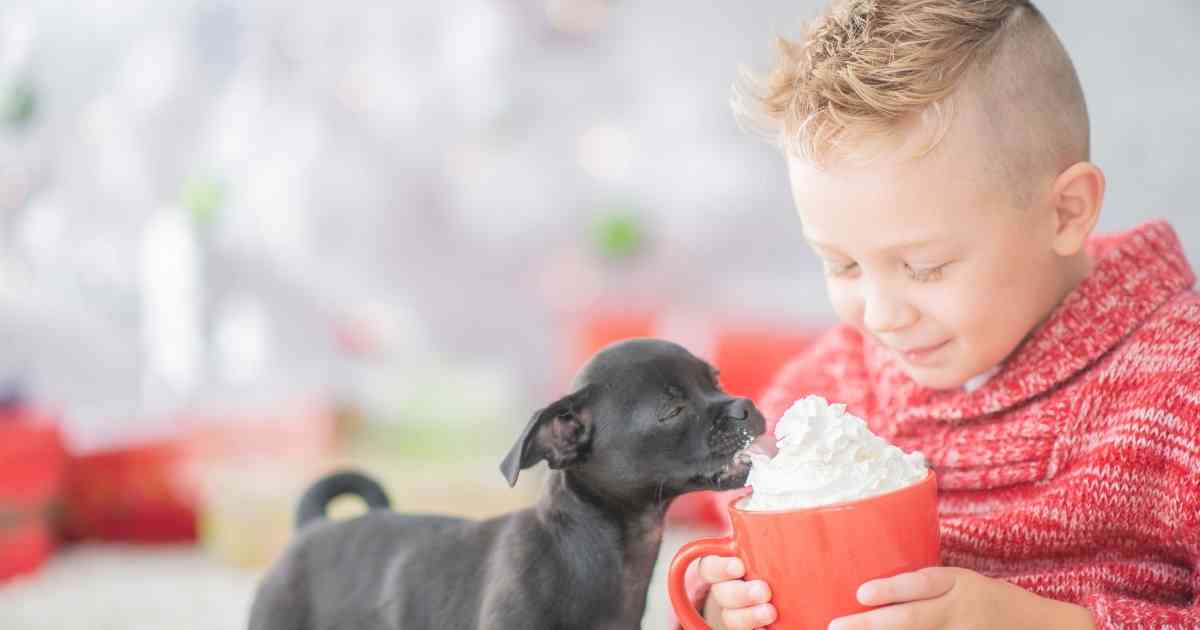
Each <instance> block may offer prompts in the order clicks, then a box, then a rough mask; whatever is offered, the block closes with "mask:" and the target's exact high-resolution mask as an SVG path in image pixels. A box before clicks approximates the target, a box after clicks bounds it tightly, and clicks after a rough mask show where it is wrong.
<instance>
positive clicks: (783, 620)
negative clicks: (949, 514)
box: [667, 471, 941, 630]
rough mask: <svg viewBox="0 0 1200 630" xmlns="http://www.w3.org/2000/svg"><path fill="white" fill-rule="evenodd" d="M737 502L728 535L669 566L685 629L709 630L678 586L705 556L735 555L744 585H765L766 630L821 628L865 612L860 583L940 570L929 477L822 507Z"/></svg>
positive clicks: (691, 549)
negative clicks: (769, 614)
mask: <svg viewBox="0 0 1200 630" xmlns="http://www.w3.org/2000/svg"><path fill="white" fill-rule="evenodd" d="M742 498H743V497H739V498H738V499H736V500H734V501H732V502H730V503H729V515H730V521H731V522H732V524H733V536H732V537H726V538H705V539H701V540H695V541H692V542H690V543H687V544H686V545H684V546H683V547H682V548H680V549H679V551H678V552H677V553H676V554H675V558H674V559H673V560H672V561H671V568H670V570H669V572H668V574H667V580H668V581H667V591H668V594H669V595H670V598H671V607H672V608H674V609H675V615H676V616H677V617H678V618H679V621H680V623H681V624H682V625H683V627H684V629H685V630H707V629H708V625H707V624H706V623H705V622H704V619H703V618H702V617H701V616H700V615H699V614H698V613H697V611H696V609H695V607H694V606H693V605H692V603H691V602H690V601H689V600H688V597H687V593H686V591H685V590H684V587H683V576H684V573H685V572H686V571H687V568H688V565H690V564H691V563H692V562H693V561H695V560H697V559H699V558H701V557H703V556H708V555H717V556H737V557H738V558H741V560H742V563H743V564H744V565H745V567H746V577H745V579H747V580H758V579H761V580H765V581H766V582H767V584H768V585H770V587H771V592H772V596H771V603H772V604H773V605H774V606H775V610H776V611H777V612H778V617H777V618H776V621H775V623H773V624H771V625H770V626H768V628H771V629H772V630H818V629H820V630H824V629H825V628H826V627H827V626H828V625H829V622H831V621H833V620H834V619H837V618H838V617H843V616H845V615H851V614H854V613H857V612H862V611H864V610H867V609H868V607H866V606H863V605H862V604H859V603H858V599H857V597H856V594H857V591H858V587H859V586H861V585H862V584H863V583H864V582H867V581H869V580H873V579H876V578H883V577H890V576H893V575H896V574H899V573H905V572H908V571H915V570H917V569H921V568H924V567H930V566H935V565H937V564H940V560H939V553H940V546H941V538H940V535H939V533H938V515H937V479H936V478H935V477H934V474H933V471H930V472H929V474H928V475H926V476H925V478H924V479H922V480H921V481H919V482H917V483H915V484H913V485H910V486H905V487H904V488H901V489H899V490H893V491H891V492H887V493H884V494H880V495H876V496H872V497H867V498H865V499H858V500H855V501H847V502H844V503H835V504H831V505H825V506H820V507H812V508H799V509H793V510H764V511H750V510H743V509H742V508H740V507H739V506H738V503H740V502H741V500H742Z"/></svg>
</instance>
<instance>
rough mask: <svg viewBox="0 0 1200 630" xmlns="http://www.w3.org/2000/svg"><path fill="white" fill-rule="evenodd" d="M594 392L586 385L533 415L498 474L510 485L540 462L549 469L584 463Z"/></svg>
mask: <svg viewBox="0 0 1200 630" xmlns="http://www.w3.org/2000/svg"><path fill="white" fill-rule="evenodd" d="M594 392H595V387H594V386H592V385H588V386H587V387H584V388H583V389H580V390H579V391H577V392H574V393H572V394H568V395H567V396H564V397H562V398H560V399H558V400H556V401H554V402H553V403H550V404H549V405H548V406H546V408H545V409H539V410H538V411H536V412H534V414H533V417H532V418H530V419H529V424H528V425H526V426H525V430H524V431H522V432H521V437H519V438H517V442H516V444H513V447H512V450H510V451H509V452H508V455H507V456H506V457H505V458H504V461H502V462H500V472H502V473H504V478H505V479H507V480H508V485H509V486H515V485H516V484H517V475H518V474H520V472H521V471H522V470H524V469H526V468H529V467H530V466H533V465H534V464H536V463H538V462H540V461H542V460H543V459H544V460H546V463H547V464H549V466H550V467H551V468H563V467H566V466H570V465H571V464H574V463H577V462H580V461H583V458H584V457H585V456H586V455H587V451H588V448H589V447H590V446H591V442H592V412H591V410H590V409H589V408H588V402H589V401H590V400H591V398H592V394H593V393H594Z"/></svg>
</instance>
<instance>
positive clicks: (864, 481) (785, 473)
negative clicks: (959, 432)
mask: <svg viewBox="0 0 1200 630" xmlns="http://www.w3.org/2000/svg"><path fill="white" fill-rule="evenodd" d="M775 439H776V440H777V444H776V446H777V447H778V449H779V451H778V452H777V453H775V455H774V456H771V455H767V454H765V453H763V452H755V451H750V452H749V453H748V454H749V456H750V461H751V468H750V476H749V477H748V478H747V480H746V485H747V486H752V487H753V489H754V492H753V493H751V494H750V496H748V497H747V498H746V499H744V500H743V501H742V503H741V508H742V509H745V510H783V509H794V508H804V507H816V506H821V505H828V504H831V503H840V502H842V501H851V500H854V499H862V498H865V497H869V496H873V495H877V494H882V493H884V492H888V491H890V490H896V489H899V488H903V487H905V486H908V485H911V484H914V483H916V482H918V481H920V480H921V479H924V478H925V475H926V472H927V467H926V464H925V456H924V455H922V454H921V453H919V452H913V453H907V454H906V453H904V451H902V450H900V449H899V448H897V447H895V446H893V445H891V444H889V443H888V442H887V440H884V439H883V438H881V437H879V436H877V435H875V434H874V433H871V430H870V429H869V428H867V423H866V422H863V420H862V419H861V418H858V417H856V416H854V415H853V414H849V413H846V406H845V405H842V404H833V405H831V404H829V402H828V401H826V400H825V399H824V398H821V397H820V396H808V397H807V398H803V399H801V400H798V401H796V402H795V403H794V404H793V405H792V407H791V408H790V409H788V410H787V413H785V414H783V417H782V418H780V420H779V423H778V424H777V425H775Z"/></svg>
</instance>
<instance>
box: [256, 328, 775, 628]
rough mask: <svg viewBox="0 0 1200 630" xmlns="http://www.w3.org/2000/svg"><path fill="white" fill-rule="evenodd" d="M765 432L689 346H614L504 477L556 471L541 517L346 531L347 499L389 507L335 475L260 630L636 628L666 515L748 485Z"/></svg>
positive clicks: (310, 508) (311, 503) (402, 519)
mask: <svg viewBox="0 0 1200 630" xmlns="http://www.w3.org/2000/svg"><path fill="white" fill-rule="evenodd" d="M764 429H765V423H764V421H763V417H762V415H761V414H760V413H759V412H758V410H757V409H756V408H755V407H754V404H753V403H751V402H750V401H749V400H747V399H745V398H734V397H731V396H729V395H727V394H725V393H724V392H722V391H721V388H720V385H719V384H718V382H717V375H716V373H715V372H714V370H713V368H712V367H711V366H709V365H708V364H707V363H705V362H704V361H701V360H700V359H698V358H696V357H694V356H692V355H691V354H690V353H689V352H688V351H687V350H685V349H684V348H682V347H680V346H678V345H676V344H673V343H669V342H665V341H659V340H653V339H636V340H630V341H625V342H621V343H617V344H614V345H611V346H609V347H607V348H605V349H604V350H602V351H601V352H599V353H597V354H596V356H594V357H592V359H591V361H589V362H588V364H587V365H585V366H584V367H583V369H582V370H581V371H580V374H579V375H578V376H577V377H576V380H575V383H574V385H573V387H572V393H571V394H569V395H567V396H565V397H564V398H562V399H561V400H558V401H556V402H554V403H552V404H551V405H549V406H548V407H546V408H545V409H542V410H540V411H538V412H537V413H535V414H534V415H533V418H532V419H531V420H530V421H529V425H528V426H527V427H525V430H524V431H523V432H522V433H521V436H520V437H519V438H518V439H517V442H516V444H515V445H514V446H513V448H512V451H511V452H509V454H508V456H507V457H505V458H504V461H503V463H501V465H500V470H501V471H502V472H503V473H504V476H505V477H506V478H507V479H508V483H509V485H513V484H515V483H516V481H517V474H518V473H519V472H520V471H521V470H522V469H524V468H528V467H530V466H533V465H534V464H536V463H538V462H540V461H542V460H545V461H546V462H547V463H548V464H549V466H550V468H552V469H554V472H552V473H551V474H550V476H549V478H548V480H547V484H546V488H545V490H544V492H543V494H542V497H541V499H539V501H538V503H537V504H536V505H535V506H534V507H532V508H530V509H526V510H522V511H520V512H515V513H512V514H507V515H504V516H500V517H497V518H493V519H490V520H486V521H481V522H476V521H468V520H464V519H458V518H449V517H442V516H414V515H403V514H399V513H396V512H393V511H390V510H382V509H372V510H371V511H369V512H368V513H367V514H364V515H362V516H360V517H358V518H355V519H351V520H347V521H341V522H334V521H328V520H325V519H323V518H319V517H320V516H323V514H324V510H325V506H326V504H327V503H328V501H329V500H331V499H332V498H333V497H335V496H337V495H338V494H343V493H347V492H353V493H357V494H359V495H361V496H364V498H366V499H367V502H368V504H369V505H371V507H372V508H382V507H386V506H387V504H388V501H387V497H386V495H385V494H384V493H383V490H382V489H381V488H380V487H379V486H378V484H376V483H375V482H373V481H371V480H369V479H367V478H366V477H363V476H361V475H358V474H356V473H341V474H337V475H333V476H331V477H327V478H325V479H323V480H322V481H320V482H318V483H317V484H316V485H314V486H313V487H312V488H311V489H310V490H309V491H308V492H307V493H306V494H305V496H304V498H303V499H302V500H301V503H300V508H299V510H298V514H297V520H298V525H299V526H302V527H303V530H302V531H301V532H300V533H299V534H298V536H297V538H296V540H294V541H293V543H292V544H291V546H290V547H289V549H288V550H287V552H286V553H285V554H284V556H283V557H282V558H281V559H280V560H279V562H277V563H276V565H275V566H274V567H273V568H272V569H271V570H270V571H269V572H268V574H267V575H266V576H265V578H264V579H263V582H262V583H261V585H260V586H259V590H258V593H257V596H256V598H255V601H254V605H253V607H252V610H251V615H250V628H251V630H284V629H287V630H318V629H320V630H329V629H334V628H345V629H350V628H354V629H364V630H366V629H373V628H387V629H390V630H420V629H426V628H429V629H434V628H436V629H439V630H454V629H460V628H462V629H489V630H491V629H497V630H498V629H504V630H510V629H511V630H517V629H520V630H526V629H563V630H581V629H587V628H603V629H606V630H607V629H625V628H638V627H640V624H641V619H642V614H643V612H644V610H645V604H646V590H647V587H648V585H649V583H650V577H651V573H652V572H653V569H654V563H655V559H656V558H657V556H658V551H659V545H660V543H661V541H662V525H663V515H664V513H665V511H666V508H667V505H668V503H669V502H670V501H671V499H673V498H674V497H676V496H679V495H680V494H683V493H685V492H689V491H692V490H706V489H708V490H713V489H728V488H734V487H738V486H740V485H741V484H743V483H744V482H745V479H746V475H747V472H748V468H749V466H748V463H747V462H746V460H745V458H742V457H735V455H736V454H737V453H738V452H739V451H740V450H741V449H743V448H745V447H746V446H747V445H748V444H750V442H751V441H752V439H753V438H754V437H755V436H757V435H759V434H761V433H762V432H763V431H764ZM314 519H315V520H314ZM310 521H313V522H311V523H310Z"/></svg>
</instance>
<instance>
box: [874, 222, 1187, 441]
mask: <svg viewBox="0 0 1200 630" xmlns="http://www.w3.org/2000/svg"><path fill="white" fill-rule="evenodd" d="M1088 250H1089V253H1090V254H1091V256H1092V259H1093V260H1094V263H1095V264H1094V267H1093V269H1092V272H1091V273H1090V274H1089V275H1088V276H1087V277H1086V278H1085V279H1084V280H1083V281H1082V282H1081V283H1080V284H1079V286H1077V287H1076V288H1075V289H1074V290H1073V291H1072V292H1071V293H1069V294H1068V295H1067V297H1066V298H1064V299H1063V301H1062V302H1061V303H1060V304H1059V305H1058V307H1056V308H1055V310H1054V311H1053V312H1052V313H1051V315H1050V317H1048V318H1047V319H1046V321H1044V322H1042V324H1040V325H1039V326H1038V327H1037V328H1036V329H1034V331H1033V332H1032V333H1031V334H1030V335H1029V336H1028V337H1027V338H1026V339H1025V341H1024V342H1022V343H1021V345H1020V346H1018V347H1017V349H1016V350H1015V351H1014V352H1013V353H1012V354H1011V355H1009V357H1008V358H1007V359H1005V360H1004V362H1003V363H1001V364H1000V366H999V369H998V371H997V372H996V373H995V374H994V375H992V376H991V377H990V378H989V379H988V380H987V382H986V383H984V384H983V385H982V386H980V387H978V388H975V389H972V390H970V391H966V390H965V389H956V390H934V389H930V388H926V387H923V386H921V385H918V384H917V383H915V382H914V381H913V380H912V379H910V378H909V377H908V376H907V375H906V374H905V373H904V372H903V371H902V369H901V368H900V366H899V364H898V362H897V360H896V358H895V356H894V355H893V354H892V353H890V352H888V351H887V350H886V349H885V348H883V347H881V346H880V345H879V344H877V343H875V342H874V341H872V340H870V339H867V340H866V346H867V347H866V350H867V352H866V360H867V367H868V370H870V371H871V372H874V373H875V374H876V375H877V379H876V382H877V383H879V384H881V385H882V386H883V389H884V390H885V391H881V392H878V393H879V394H881V395H882V396H884V397H885V398H888V399H890V400H888V401H887V406H888V407H889V408H890V409H894V410H897V412H898V413H900V414H901V415H902V416H904V417H903V418H896V420H897V421H899V422H901V423H903V421H904V420H905V418H911V419H917V418H929V419H937V420H961V419H966V418H974V417H979V416H984V415H988V414H992V413H996V412H999V411H1002V410H1004V409H1007V408H1010V407H1013V406H1015V405H1018V404H1020V403H1022V402H1024V401H1026V400H1028V399H1030V398H1032V397H1034V396H1037V395H1039V394H1042V393H1044V392H1046V391H1049V390H1050V389H1052V388H1054V387H1055V386H1057V385H1058V384H1060V383H1062V382H1064V381H1066V380H1068V379H1070V378H1071V377H1072V376H1074V375H1076V374H1077V373H1079V372H1081V371H1083V370H1085V369H1087V368H1088V367H1089V366H1090V365H1091V364H1092V363H1093V362H1095V361H1096V360H1097V359H1099V358H1100V357H1101V356H1102V355H1104V354H1105V353H1106V352H1108V351H1109V350H1111V349H1112V348H1114V347H1115V346H1117V345H1118V344H1120V343H1121V341H1122V340H1124V339H1125V338H1127V337H1128V336H1129V335H1130V334H1131V333H1133V332H1134V331H1135V330H1136V329H1137V328H1139V327H1140V326H1141V325H1142V324H1143V323H1144V322H1145V321H1146V320H1147V319H1148V318H1149V317H1150V316H1151V314H1153V313H1154V311H1155V310H1157V309H1158V308H1159V307H1160V306H1162V305H1163V304H1165V303H1166V302H1167V301H1168V300H1170V299H1171V298H1173V297H1174V296H1176V295H1178V294H1179V293H1180V292H1182V291H1185V290H1187V289H1188V288H1190V287H1191V286H1192V285H1193V284H1194V282H1195V276H1194V274H1193V272H1192V270H1191V268H1190V267H1189V265H1188V262H1187V259H1186V258H1185V256H1184V253H1183V248H1182V246H1181V245H1180V243H1179V238H1178V236H1177V235H1176V234H1175V231H1174V230H1173V229H1172V228H1171V226H1170V225H1168V224H1167V223H1166V222H1165V221H1154V222H1150V223H1145V224H1143V225H1141V226H1139V227H1137V228H1135V229H1133V230H1129V231H1127V232H1123V233H1119V234H1114V235H1109V236H1101V237H1096V238H1094V239H1092V240H1091V241H1089V243H1088Z"/></svg>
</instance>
